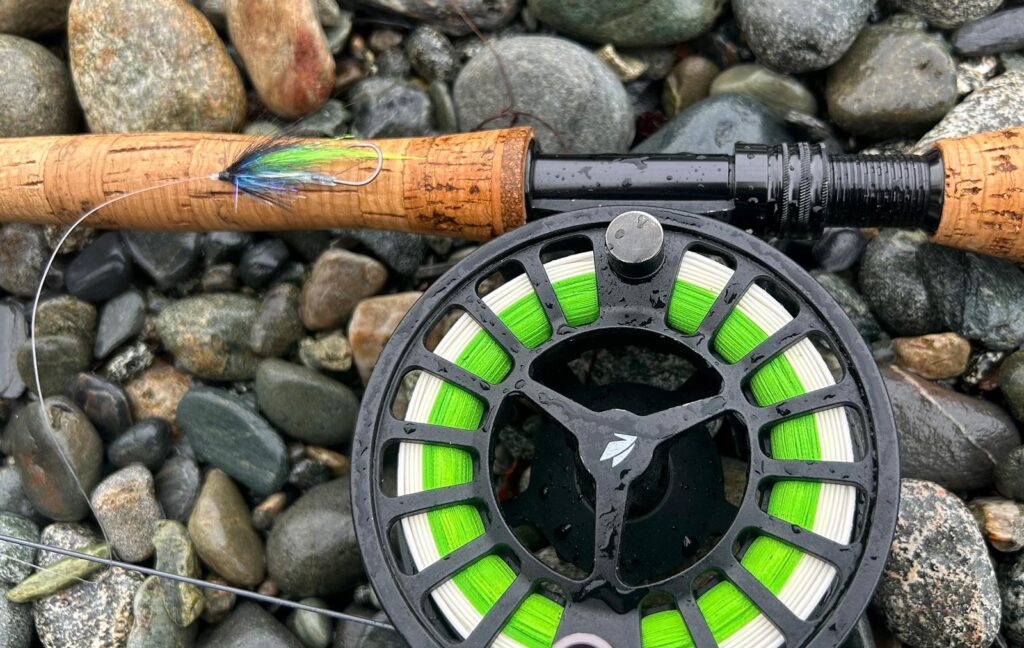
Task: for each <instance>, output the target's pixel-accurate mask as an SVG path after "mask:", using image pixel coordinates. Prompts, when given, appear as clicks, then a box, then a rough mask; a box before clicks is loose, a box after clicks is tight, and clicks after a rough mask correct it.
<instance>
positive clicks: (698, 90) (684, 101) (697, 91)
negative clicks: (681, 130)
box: [661, 56, 719, 117]
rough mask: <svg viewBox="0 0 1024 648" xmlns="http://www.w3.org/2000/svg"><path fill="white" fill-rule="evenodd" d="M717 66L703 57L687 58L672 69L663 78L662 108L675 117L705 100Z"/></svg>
mask: <svg viewBox="0 0 1024 648" xmlns="http://www.w3.org/2000/svg"><path fill="white" fill-rule="evenodd" d="M718 73H719V69H718V66H717V65H715V64H714V62H712V61H711V60H709V59H706V58H704V57H703V56H687V57H686V58H684V59H683V60H681V61H679V62H678V63H676V64H675V66H674V67H673V68H672V71H671V72H670V73H669V75H668V76H667V77H666V78H665V87H664V89H663V91H662V98H661V103H662V108H663V109H664V110H665V114H666V115H668V116H669V117H675V116H676V115H678V114H679V113H680V112H682V111H683V110H685V109H687V108H689V107H690V106H692V105H693V104H695V103H697V102H698V101H701V100H703V99H706V98H707V96H708V93H709V92H710V90H711V82H712V81H714V80H715V77H716V76H718Z"/></svg>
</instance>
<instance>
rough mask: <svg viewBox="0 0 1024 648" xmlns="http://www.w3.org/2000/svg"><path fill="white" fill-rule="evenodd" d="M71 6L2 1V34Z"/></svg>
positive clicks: (53, 24) (29, 28)
mask: <svg viewBox="0 0 1024 648" xmlns="http://www.w3.org/2000/svg"><path fill="white" fill-rule="evenodd" d="M69 4H71V0H37V2H32V3H27V2H22V0H0V33H2V34H17V35H18V36H35V35H37V34H45V33H49V32H54V31H58V30H60V29H63V27H64V25H65V24H66V23H67V20H68V5H69ZM0 636H2V635H0Z"/></svg>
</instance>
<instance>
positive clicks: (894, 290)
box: [859, 230, 942, 335]
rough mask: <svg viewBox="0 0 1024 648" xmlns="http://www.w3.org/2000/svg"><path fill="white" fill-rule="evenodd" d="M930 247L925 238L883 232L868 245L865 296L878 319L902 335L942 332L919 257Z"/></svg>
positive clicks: (862, 273)
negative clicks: (919, 265) (925, 247)
mask: <svg viewBox="0 0 1024 648" xmlns="http://www.w3.org/2000/svg"><path fill="white" fill-rule="evenodd" d="M926 243H927V239H926V237H925V236H924V234H922V233H920V232H911V231H902V230H882V232H881V233H880V234H879V235H878V236H876V237H875V238H874V239H872V241H871V242H870V243H869V244H868V249H867V252H866V253H865V254H864V259H863V261H862V263H861V268H860V277H859V278H860V287H861V292H862V294H863V295H864V296H865V297H866V298H867V300H868V303H869V304H871V308H872V310H873V311H874V313H875V315H877V316H878V319H880V320H881V321H882V323H883V324H885V326H886V328H888V329H889V330H891V331H892V332H893V333H896V334H898V335H923V334H925V333H935V332H938V331H940V330H941V329H942V322H941V320H940V318H939V317H938V313H936V312H935V306H934V305H933V304H932V300H931V296H930V295H929V293H928V288H927V286H926V284H925V281H924V278H923V277H921V274H920V272H919V270H918V264H917V253H918V250H920V249H921V247H922V246H924V245H925V244H926Z"/></svg>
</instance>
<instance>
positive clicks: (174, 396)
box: [124, 363, 192, 434]
mask: <svg viewBox="0 0 1024 648" xmlns="http://www.w3.org/2000/svg"><path fill="white" fill-rule="evenodd" d="M191 384H192V378H191V377H190V376H189V375H188V374H185V373H182V372H180V371H178V370H176V369H175V368H174V367H172V366H170V365H167V364H164V363H157V364H154V365H153V366H152V367H150V368H148V369H146V370H145V371H144V372H143V373H142V374H141V375H139V376H138V377H136V378H135V379H134V380H132V381H131V382H129V383H128V384H127V385H125V388H124V391H125V393H126V394H128V400H129V401H131V404H132V414H133V415H134V417H135V419H136V420H142V419H147V418H159V419H163V420H165V421H167V422H168V424H170V426H171V431H172V432H173V433H175V434H177V431H178V414H177V413H178V403H180V402H181V399H182V398H183V397H184V396H185V394H186V393H187V392H188V389H189V387H190V386H191Z"/></svg>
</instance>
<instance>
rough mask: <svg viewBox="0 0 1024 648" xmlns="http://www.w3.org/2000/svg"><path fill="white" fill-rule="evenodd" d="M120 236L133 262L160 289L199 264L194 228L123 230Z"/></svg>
mask: <svg viewBox="0 0 1024 648" xmlns="http://www.w3.org/2000/svg"><path fill="white" fill-rule="evenodd" d="M121 238H122V239H123V240H124V243H125V246H126V247H127V248H128V251H129V252H130V253H131V255H132V258H133V259H135V263H136V264H138V266H139V267H140V268H142V269H143V270H144V271H145V272H146V274H148V275H149V276H150V277H151V278H152V279H153V281H154V282H155V283H156V285H157V287H158V288H160V289H161V290H168V289H171V288H174V287H175V286H177V285H178V284H179V283H181V282H182V281H184V280H186V279H188V278H189V277H191V276H192V274H193V273H194V272H195V271H196V270H197V269H198V268H199V254H200V251H201V249H202V236H201V235H200V234H196V233H195V232H146V231H142V230H125V231H123V232H121Z"/></svg>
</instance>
